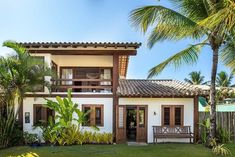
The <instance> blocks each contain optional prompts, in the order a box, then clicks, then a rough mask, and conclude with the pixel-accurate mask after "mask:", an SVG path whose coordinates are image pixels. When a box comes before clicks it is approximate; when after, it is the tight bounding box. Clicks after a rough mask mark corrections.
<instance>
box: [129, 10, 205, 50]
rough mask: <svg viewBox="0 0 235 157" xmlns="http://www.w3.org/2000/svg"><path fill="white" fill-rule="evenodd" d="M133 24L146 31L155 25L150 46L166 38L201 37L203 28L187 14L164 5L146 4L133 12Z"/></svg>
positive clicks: (131, 17)
mask: <svg viewBox="0 0 235 157" xmlns="http://www.w3.org/2000/svg"><path fill="white" fill-rule="evenodd" d="M130 19H131V21H132V24H133V25H134V26H135V27H136V28H139V29H141V31H142V32H144V33H146V32H147V30H148V29H149V28H150V27H152V26H154V25H155V28H154V29H153V30H152V33H151V35H150V38H149V40H148V41H149V45H150V47H151V46H152V45H153V44H154V43H155V42H156V41H161V40H165V39H176V40H179V39H182V38H185V37H193V38H196V37H198V36H200V37H201V33H200V32H202V31H203V29H201V28H200V29H199V27H198V25H197V23H196V22H194V21H193V20H191V19H189V18H187V17H186V16H184V15H182V14H180V13H178V12H176V11H174V10H172V9H169V8H166V7H163V6H145V7H141V8H137V9H135V10H133V11H132V12H131V15H130Z"/></svg>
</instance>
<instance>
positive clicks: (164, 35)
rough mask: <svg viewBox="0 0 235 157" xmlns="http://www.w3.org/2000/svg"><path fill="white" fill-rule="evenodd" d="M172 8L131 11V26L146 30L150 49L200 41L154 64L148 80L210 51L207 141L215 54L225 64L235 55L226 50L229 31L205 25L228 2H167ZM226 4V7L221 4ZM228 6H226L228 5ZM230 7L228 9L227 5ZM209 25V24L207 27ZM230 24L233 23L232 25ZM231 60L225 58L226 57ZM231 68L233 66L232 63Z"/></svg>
mask: <svg viewBox="0 0 235 157" xmlns="http://www.w3.org/2000/svg"><path fill="white" fill-rule="evenodd" d="M169 1H170V2H171V3H172V4H173V5H174V7H175V8H174V9H171V8H167V7H164V6H161V5H153V6H144V7H141V8H137V9H135V10H133V11H132V12H131V16H130V17H131V20H132V22H133V25H134V26H136V27H137V28H140V30H141V31H142V32H144V33H146V32H147V31H148V30H150V35H149V36H148V46H149V47H150V48H152V47H153V46H154V44H155V43H156V42H160V41H164V40H173V41H178V40H182V39H188V38H190V39H193V40H195V41H200V42H199V43H197V44H192V45H190V46H189V47H187V48H186V49H184V50H182V51H180V52H177V53H176V54H174V55H173V56H171V57H170V58H168V59H166V60H165V61H163V62H162V63H160V64H158V65H156V66H155V67H153V68H152V69H150V71H149V75H148V77H149V78H151V77H153V76H156V75H158V74H159V73H160V72H162V70H163V69H164V68H166V67H167V66H169V65H173V66H175V67H176V68H178V67H179V66H181V65H183V64H188V65H192V64H195V63H196V62H197V61H198V57H199V55H200V52H201V49H202V48H203V47H205V46H209V47H210V48H211V50H212V58H211V60H212V69H211V79H210V82H211V83H210V105H211V112H210V114H211V116H210V117H211V119H210V120H211V127H210V139H212V138H214V137H215V134H216V100H215V96H216V90H215V81H216V73H217V66H218V59H219V55H221V56H222V57H221V58H222V61H224V63H225V64H226V65H228V63H230V62H229V61H231V60H232V61H234V60H235V53H233V52H232V51H230V50H231V49H232V47H235V46H234V41H232V40H231V37H232V35H231V34H234V33H233V32H232V30H233V29H226V30H225V28H228V27H223V26H224V24H223V23H222V22H224V21H222V20H221V22H217V23H213V22H210V24H209V25H207V23H206V22H205V20H207V21H208V19H211V18H212V17H214V15H215V14H217V13H218V12H220V11H221V10H224V9H226V7H227V8H228V5H229V4H227V1H228V0H221V1H216V0H169ZM225 3H226V5H224V4H225ZM229 6H230V5H229ZM230 7H231V6H230ZM211 23H213V24H211ZM233 24H234V23H233ZM219 51H220V52H221V53H219ZM231 55H232V56H233V58H229V56H231ZM233 65H235V64H233Z"/></svg>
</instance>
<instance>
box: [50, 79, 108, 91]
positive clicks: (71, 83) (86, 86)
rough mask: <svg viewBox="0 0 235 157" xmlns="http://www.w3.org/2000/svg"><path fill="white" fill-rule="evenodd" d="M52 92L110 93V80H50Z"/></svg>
mask: <svg viewBox="0 0 235 157" xmlns="http://www.w3.org/2000/svg"><path fill="white" fill-rule="evenodd" d="M51 81H52V92H66V91H67V90H68V89H72V92H82V93H112V80H111V79H52V80H51Z"/></svg>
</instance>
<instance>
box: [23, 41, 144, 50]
mask: <svg viewBox="0 0 235 157" xmlns="http://www.w3.org/2000/svg"><path fill="white" fill-rule="evenodd" d="M19 44H21V45H23V46H24V47H26V48H40V47H43V48H49V47H53V48H58V47H63V48H67V47H73V48H77V47H87V46H92V47H125V48H128V47H133V48H135V49H137V48H139V47H140V46H141V43H137V42H21V43H19Z"/></svg>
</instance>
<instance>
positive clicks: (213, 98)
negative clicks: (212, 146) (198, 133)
mask: <svg viewBox="0 0 235 157" xmlns="http://www.w3.org/2000/svg"><path fill="white" fill-rule="evenodd" d="M212 50H213V63H212V71H211V86H210V103H211V110H210V116H211V127H210V139H212V138H214V137H215V135H216V89H215V81H216V73H217V65H218V51H219V48H218V47H212Z"/></svg>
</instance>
